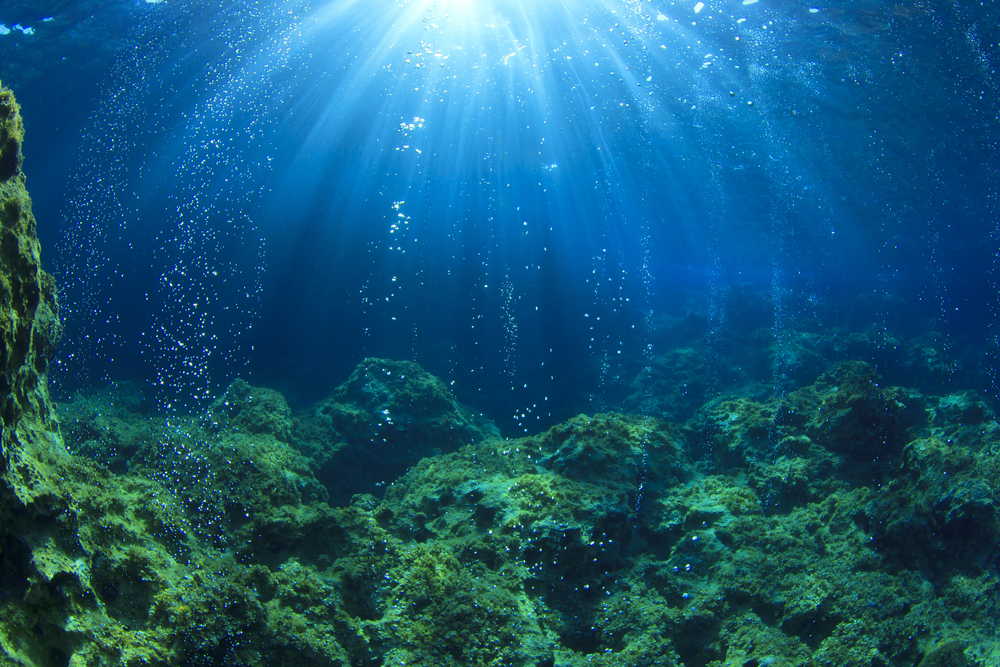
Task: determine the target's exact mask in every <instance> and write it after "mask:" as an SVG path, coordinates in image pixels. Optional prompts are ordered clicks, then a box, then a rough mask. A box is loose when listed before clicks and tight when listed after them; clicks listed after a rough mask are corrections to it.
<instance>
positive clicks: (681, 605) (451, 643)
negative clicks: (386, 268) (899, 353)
mask: <svg viewBox="0 0 1000 667" xmlns="http://www.w3.org/2000/svg"><path fill="white" fill-rule="evenodd" d="M0 113H3V114H6V115H5V116H4V118H3V125H2V129H0V132H2V134H0V146H2V147H3V150H4V151H5V152H4V153H3V154H2V155H0V163H2V164H14V165H19V163H20V158H19V157H15V158H13V159H12V158H9V154H8V153H6V151H7V147H8V146H15V147H17V146H19V142H20V137H21V136H22V135H23V132H22V130H21V124H20V120H19V117H18V116H17V106H16V104H15V103H14V101H13V98H12V97H10V95H9V93H7V92H6V91H0ZM8 161H9V162H8ZM23 185H24V182H23V176H22V175H21V174H20V172H19V170H18V169H15V170H14V171H12V172H11V175H9V176H8V177H7V178H6V179H5V180H4V181H3V183H2V184H0V187H2V189H0V195H2V197H3V199H2V202H3V208H2V214H3V216H4V217H3V238H2V243H3V245H2V248H3V253H4V254H3V265H2V270H3V273H2V278H3V281H4V282H3V285H4V290H5V291H4V292H3V295H2V296H3V303H2V305H3V307H4V309H5V311H4V319H3V324H2V326H4V327H9V328H5V329H3V333H4V336H5V337H6V338H5V343H6V347H5V352H4V353H5V355H7V356H6V358H5V360H6V362H7V365H6V367H5V368H4V370H3V378H2V381H3V383H4V384H3V387H4V394H3V397H4V404H3V405H4V412H3V440H2V444H3V461H4V464H3V469H2V476H0V664H4V665H6V664H10V665H22V666H28V667H111V666H124V667H138V666H140V665H153V666H157V667H175V666H176V667H181V666H185V667H186V666H189V665H190V666H195V667H198V666H211V667H215V666H219V667H230V666H231V667H244V666H265V665H266V666H268V667H271V666H278V667H280V666H285V665H287V666H294V667H305V666H312V665H317V666H338V667H349V666H350V667H355V666H365V665H371V666H373V667H389V666H396V665H419V666H427V667H430V666H435V667H436V666H441V667H451V666H454V667H459V666H462V667H465V666H474V667H479V666H482V667H487V666H489V667H500V666H509V667H557V666H559V667H576V666H580V667H582V666H584V665H606V666H609V667H610V666H616V667H617V666H621V667H637V666H653V665H657V666H662V667H731V666H732V667H735V666H739V667H751V666H757V667H760V666H763V665H772V666H780V667H820V666H825V665H837V666H846V667H904V666H905V667H913V666H914V665H916V666H919V667H932V666H940V665H949V666H966V667H973V666H976V667H988V666H992V665H997V664H1000V642H998V640H997V636H998V635H1000V628H998V625H1000V579H998V572H997V571H998V563H1000V547H998V545H1000V516H998V512H997V505H998V502H1000V497H998V494H1000V491H998V489H1000V426H998V422H997V418H996V414H995V412H994V409H993V408H992V407H991V405H990V403H989V402H988V401H987V400H986V399H985V398H984V397H983V396H981V395H979V394H978V393H976V392H975V391H971V390H959V391H952V392H951V393H943V394H938V393H933V392H932V391H928V390H927V389H926V388H924V389H922V390H917V389H914V388H911V387H904V386H894V385H892V384H887V383H886V382H885V381H884V380H883V378H882V377H881V376H880V375H879V374H878V373H877V372H876V370H875V369H874V368H873V367H872V366H870V365H869V364H867V363H864V362H862V361H859V360H858V359H840V358H839V357H838V358H837V359H838V362H839V363H835V364H830V363H828V362H829V358H828V359H827V363H824V364H820V363H819V362H818V361H817V362H816V364H815V366H816V368H817V370H818V372H817V373H813V372H812V371H811V370H810V372H809V373H806V372H803V373H802V374H801V376H802V378H807V377H808V378H809V379H810V380H809V381H805V380H803V381H802V382H800V383H797V384H796V385H795V388H794V390H792V391H788V392H786V393H779V394H778V395H770V396H768V395H764V394H763V393H754V394H752V395H745V396H738V395H735V394H733V393H730V394H725V395H716V396H715V397H714V398H713V397H710V394H711V392H710V391H709V390H708V388H707V387H700V388H697V392H695V393H696V394H697V396H698V399H697V400H691V399H690V398H689V395H688V394H683V395H682V394H680V393H677V392H674V393H671V392H669V391H660V390H659V389H658V387H660V386H667V385H669V384H670V382H671V381H675V380H676V379H677V378H680V380H681V381H682V382H685V383H688V382H689V381H690V382H692V383H693V382H694V380H696V379H697V373H694V374H688V373H687V372H684V373H682V372H681V370H683V369H685V368H689V367H690V364H688V363H687V361H686V359H695V361H697V358H698V355H695V354H689V353H688V352H686V351H685V350H683V349H681V348H678V349H677V354H675V355H674V356H673V357H668V358H666V359H665V361H664V362H663V363H660V364H658V365H657V366H654V367H653V369H652V372H651V373H650V374H649V378H648V381H646V380H644V381H643V382H644V384H643V385H642V386H641V387H639V389H640V390H641V393H639V396H638V398H636V399H634V400H636V401H639V400H640V399H641V400H642V401H645V402H647V403H648V404H649V405H650V406H652V408H651V409H654V410H655V411H656V413H657V416H649V415H642V414H637V415H629V414H620V413H612V412H608V413H603V414H596V415H579V416H577V417H574V418H572V419H568V420H566V421H565V422H563V423H560V424H557V425H555V426H553V427H552V428H550V429H548V430H546V431H544V432H542V433H539V434H537V435H533V436H527V437H521V438H517V439H507V438H503V437H502V436H501V435H500V433H499V432H498V431H497V430H496V428H495V427H494V426H493V425H492V424H491V423H490V422H489V420H487V419H486V418H484V417H483V416H482V415H479V414H477V413H476V412H474V411H473V410H472V409H470V408H468V407H466V406H463V405H461V404H460V403H459V402H458V401H457V400H456V399H455V397H454V395H453V394H452V393H451V391H450V390H449V388H448V387H447V386H446V385H445V384H444V383H443V382H441V381H440V380H439V379H438V378H436V377H434V376H433V375H431V374H430V373H427V372H426V371H425V370H424V369H422V368H421V367H420V366H418V365H417V364H414V363H412V362H405V361H393V360H386V359H365V360H363V361H362V362H361V363H360V364H359V365H358V367H357V368H356V369H355V371H354V372H353V373H352V374H351V375H350V377H349V378H348V379H347V380H346V381H345V382H344V384H342V385H340V386H339V387H338V388H337V389H336V390H335V391H334V392H333V393H332V394H331V395H330V396H328V397H327V398H325V399H323V400H321V401H319V402H318V403H317V404H316V405H314V406H312V407H310V408H308V409H305V410H302V411H298V412H296V411H294V410H292V409H291V407H290V406H289V404H288V402H287V401H286V399H285V397H284V396H282V394H280V393H279V392H277V391H274V390H272V389H267V388H262V387H255V386H253V385H251V384H250V383H248V382H246V381H244V380H236V381H234V382H233V383H232V384H231V385H230V387H229V388H228V390H227V391H226V392H225V394H224V395H223V396H222V397H220V398H219V400H218V401H216V402H215V403H214V404H213V405H212V406H211V407H210V408H209V409H208V410H206V411H205V412H204V413H202V414H197V415H189V416H184V415H171V416H169V417H165V416H162V415H157V414H155V413H153V412H152V411H151V410H150V407H149V406H150V401H148V400H147V398H146V396H145V395H144V388H143V387H142V386H140V385H138V384H134V383H127V382H123V383H115V384H112V385H110V386H108V387H104V388H100V389H92V390H88V391H81V392H78V393H77V394H75V395H74V396H73V397H71V398H70V400H67V401H64V402H60V403H56V404H54V405H53V404H52V403H51V402H50V400H49V397H48V394H47V390H46V386H45V378H44V372H45V357H46V354H47V353H48V351H49V350H50V348H51V346H52V345H54V343H55V341H56V339H57V338H58V331H59V328H58V320H57V317H56V313H57V310H56V303H55V300H54V297H53V293H54V291H53V289H52V285H51V280H50V279H48V278H47V276H46V275H45V274H44V273H42V272H41V270H40V269H39V263H38V246H37V241H36V240H35V238H34V221H33V219H31V216H30V202H29V201H28V199H27V194H26V193H25V192H24V187H23ZM9 202H12V203H9ZM14 213H16V215H14ZM746 322H747V324H746V326H747V328H748V329H749V328H751V327H753V326H757V324H758V322H757V320H755V319H754V318H751V317H749V315H748V316H747V318H746ZM845 354H846V353H845ZM806 356H807V355H802V358H806ZM818 357H819V355H816V358H818ZM808 358H809V359H813V357H811V356H810V357H808ZM699 363H700V362H699ZM810 363H812V361H810ZM810 368H812V366H810ZM679 369H680V370H679ZM671 378H673V380H672V379H671ZM646 399H649V400H648V401H647V400H646ZM678 405H679V407H678ZM53 410H54V411H55V412H53ZM53 414H57V415H58V421H57V420H56V419H55V418H54V417H53ZM664 415H675V416H677V419H678V420H680V419H681V418H682V416H683V421H671V420H670V419H667V418H665V417H664Z"/></svg>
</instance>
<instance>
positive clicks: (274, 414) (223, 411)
mask: <svg viewBox="0 0 1000 667" xmlns="http://www.w3.org/2000/svg"><path fill="white" fill-rule="evenodd" d="M205 422H206V423H205V426H206V428H208V429H209V430H219V429H222V428H226V427H232V428H236V429H241V430H244V431H248V432H250V433H268V434H270V435H273V436H274V437H275V438H277V439H279V440H284V441H286V442H287V441H288V440H289V436H290V435H291V431H292V411H291V409H290V408H289V407H288V403H287V402H286V401H285V397H284V396H282V395H281V394H280V393H279V392H277V391H274V390H273V389H266V388H263V387H252V386H250V384H248V383H247V382H246V381H245V380H241V379H239V378H237V379H236V380H235V381H234V382H233V383H232V384H231V385H229V388H228V389H226V393H225V394H223V395H222V396H221V397H219V398H218V399H217V400H216V401H215V402H213V403H212V405H211V406H210V407H209V409H208V413H207V414H206V415H205Z"/></svg>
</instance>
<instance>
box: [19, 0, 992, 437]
mask: <svg viewBox="0 0 1000 667" xmlns="http://www.w3.org/2000/svg"><path fill="white" fill-rule="evenodd" d="M50 16H51V18H52V20H51V21H42V20H41V19H42V18H48V17H50ZM998 18H1000V17H998V16H997V13H996V10H995V9H994V6H993V5H992V4H991V3H983V4H979V3H965V2H959V3H955V2H946V1H941V2H923V3H919V4H905V3H901V4H893V3H882V2H837V3H810V2H787V1H780V2H777V1H773V0H760V1H759V2H755V3H751V4H743V3H741V2H733V1H731V0H730V1H727V2H706V3H705V4H704V5H701V3H695V2H668V1H658V0H653V1H648V2H640V1H633V0H629V1H611V0H604V1H601V0H598V1H595V2H587V1H585V0H549V1H543V2H537V1H533V2H528V1H526V0H457V1H453V2H418V1H408V2H359V1H355V0H334V1H331V2H310V3H304V2H295V1H289V2H284V1H280V0H279V1H276V2H268V1H265V0H262V1H260V2H256V3H243V2H240V3H225V2H223V3H218V2H203V1H201V0H165V1H164V2H162V3H159V4H148V3H139V4H132V3H113V2H107V3H103V4H97V3H94V4H92V5H84V4H81V5H77V6H74V7H69V6H66V5H63V4H60V3H53V4H51V5H50V6H48V7H46V6H44V5H43V4H39V5H33V4H31V3H27V2H24V3H19V4H18V3H15V4H10V5H9V6H8V5H4V7H3V8H0V23H3V24H5V25H6V26H12V25H13V24H14V23H20V24H21V25H24V26H27V25H31V26H32V27H33V28H34V30H35V32H34V34H32V35H26V34H24V33H22V32H20V31H14V32H12V33H10V34H7V35H2V36H0V61H2V62H3V69H2V70H0V80H3V82H4V83H5V84H7V85H10V86H12V87H13V88H14V90H15V92H16V93H17V94H18V96H19V100H20V102H21V104H22V108H23V113H24V116H25V118H26V125H27V130H28V138H27V142H26V144H25V153H26V160H25V165H24V170H25V172H26V174H27V176H28V186H29V189H30V191H31V193H32V196H33V199H34V202H35V213H36V216H37V217H38V220H39V234H40V236H41V238H42V241H43V244H44V257H45V262H46V264H47V265H48V266H49V267H50V268H51V270H52V271H53V272H54V273H55V274H56V276H57V278H58V279H59V281H60V283H61V284H62V285H63V290H64V291H63V296H62V304H63V307H64V311H65V318H66V333H67V335H66V339H65V341H64V342H63V345H62V347H61V348H60V355H61V358H60V360H59V364H58V370H57V372H56V373H55V376H56V378H55V379H56V387H57V390H58V391H59V392H63V393H65V392H70V391H72V390H73V389H75V388H78V387H81V386H87V385H93V384H100V383H102V382H105V381H107V380H108V379H125V378H128V379H137V380H140V381H143V382H146V383H148V384H149V386H150V387H151V390H152V391H155V393H156V395H157V398H158V402H159V405H160V406H161V407H162V408H163V409H194V408H197V407H198V406H203V405H205V404H206V402H207V401H208V400H209V399H210V398H211V397H212V396H215V395H217V394H218V393H219V391H220V388H223V387H225V386H226V385H227V384H228V383H229V382H230V381H231V380H232V379H233V378H235V377H236V376H237V375H242V376H244V377H246V378H247V379H249V380H250V381H251V382H253V383H255V384H259V385H264V386H271V387H275V388H278V389H280V390H281V391H283V392H284V393H285V394H286V395H287V396H288V397H289V399H290V400H291V401H293V402H294V403H296V404H297V405H305V404H308V403H309V402H311V401H313V400H316V399H317V398H320V397H322V396H324V395H325V394H326V393H328V392H329V391H330V390H331V389H332V388H333V387H335V386H336V385H337V384H339V383H340V382H342V381H343V380H344V379H345V378H346V377H347V375H348V373H349V372H350V370H351V369H352V368H353V367H354V366H355V365H356V364H357V363H358V362H359V361H360V360H361V359H362V358H364V357H366V356H382V357H389V358H396V359H415V360H416V361H418V362H420V363H421V364H423V365H424V366H425V367H426V368H427V369H428V370H430V371H432V372H433V373H435V374H437V375H439V376H441V377H442V378H444V379H445V380H446V381H448V382H454V384H453V385H452V386H453V388H454V390H455V392H456V394H457V395H458V396H459V398H460V399H462V400H464V401H465V402H467V403H469V404H471V405H473V406H475V407H477V408H479V409H481V410H484V411H485V412H487V413H488V414H489V415H490V416H492V417H493V418H494V419H495V420H496V421H497V423H498V424H499V425H501V427H502V428H504V429H505V430H506V431H507V432H511V433H516V432H518V431H519V430H525V428H526V429H527V430H531V431H534V430H537V428H540V427H541V426H544V425H547V424H550V423H552V422H554V421H556V420H559V419H563V418H565V417H567V416H569V415H571V414H575V413H576V412H579V411H595V410H598V409H604V408H606V407H610V408H615V407H619V406H621V405H622V402H623V401H624V400H625V399H626V398H627V397H628V395H629V394H632V393H633V391H634V389H632V388H630V386H629V385H630V384H631V383H632V381H633V380H634V379H635V378H636V376H637V375H638V374H639V373H640V372H641V371H642V369H643V368H645V367H646V366H648V365H650V364H651V363H652V362H653V360H654V359H656V358H657V357H659V356H660V355H663V354H665V353H667V352H668V351H669V350H670V349H675V348H677V347H679V346H683V345H690V344H694V343H698V344H701V345H707V346H708V347H710V348H711V350H712V352H713V356H712V359H713V360H714V361H713V362H712V363H714V364H715V365H716V366H717V368H715V369H713V370H712V371H711V373H712V376H713V377H726V376H727V373H728V371H729V370H731V369H730V368H729V367H732V366H736V365H739V364H740V360H739V354H740V353H741V351H742V350H744V349H748V341H749V340H751V338H752V335H753V333H754V331H755V330H763V331H768V332H770V334H771V336H772V337H773V340H774V341H775V342H774V343H773V351H774V352H773V356H774V357H775V358H776V359H778V361H775V362H772V364H771V369H770V375H769V376H767V373H765V374H764V376H761V377H756V380H757V382H758V384H762V385H764V386H767V387H770V389H771V390H772V391H784V390H787V389H788V388H791V386H792V385H793V384H794V379H789V378H788V377H785V374H784V372H783V370H782V368H783V367H784V366H783V364H782V363H781V361H780V357H781V355H782V354H784V350H785V348H784V347H783V341H787V340H791V338H792V337H793V336H795V335H796V334H798V333H801V332H803V331H808V332H815V333H816V334H817V335H833V333H835V332H848V331H853V332H863V333H866V335H868V336H869V337H870V338H871V339H872V340H873V341H875V340H882V341H885V340H886V337H887V336H888V337H889V338H892V340H897V341H898V340H905V339H912V338H914V337H917V336H920V335H922V334H926V333H927V332H934V333H935V335H940V336H941V337H943V339H944V340H945V341H946V344H945V347H946V348H947V351H948V354H949V355H950V356H951V358H954V359H956V360H959V361H960V362H961V364H962V368H963V369H964V370H963V372H962V373H956V377H955V383H956V387H955V388H958V386H957V385H959V384H960V385H962V386H961V388H966V387H968V386H975V387H977V388H979V389H981V390H983V391H986V392H989V393H991V394H993V392H994V390H995V387H994V385H993V377H994V373H993V364H995V362H996V356H995V354H993V350H994V349H995V347H996V339H995V336H996V328H997V324H998V322H997V305H998V300H997V284H996V274H995V270H996V258H997V250H998V248H997V244H998V240H1000V239H998V229H997V195H998V190H997V178H996V176H997V174H996V171H997V157H996V146H997V127H998V124H1000V120H998V113H1000V106H998V104H997V99H998V98H997V92H998V90H997V84H998V78H997V74H996V71H995V69H996V66H997V63H998V62H1000V53H998V41H1000V40H998V35H997V30H998V26H1000V21H998ZM734 286H735V291H734ZM733 295H736V296H735V297H734V296H733ZM734 299H736V301H734ZM741 299H742V301H741ZM744 302H745V303H744ZM748 304H749V305H748ZM744 306H745V307H744ZM751 306H752V307H751ZM741 318H743V319H741ZM685 321H687V322H694V324H689V325H684V324H683V322H685ZM679 323H680V324H679ZM685 326H689V327H690V328H689V330H685V328H684V327H685ZM685 331H686V333H685ZM886 344H887V345H892V343H891V342H889V343H886ZM870 361H873V362H875V363H879V361H880V358H879V357H878V355H874V356H873V358H872V359H870ZM883 366H885V367H884V368H882V369H881V370H883V372H885V373H889V374H891V373H892V372H893V368H892V367H890V366H891V365H890V366H886V365H885V364H884V363H883ZM889 379H896V380H899V381H906V382H909V383H918V384H919V380H920V378H914V377H912V376H910V377H905V378H891V377H890V378H889ZM709 384H711V383H709ZM725 389H726V387H725V382H724V381H722V380H720V381H717V382H716V383H715V385H713V387H712V388H711V389H710V392H709V393H710V394H711V393H712V392H718V391H724V390H725ZM526 424H527V426H526V427H525V425H526Z"/></svg>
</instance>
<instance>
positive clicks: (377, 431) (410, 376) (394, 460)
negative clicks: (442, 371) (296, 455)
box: [294, 359, 499, 504]
mask: <svg viewBox="0 0 1000 667" xmlns="http://www.w3.org/2000/svg"><path fill="white" fill-rule="evenodd" d="M294 436H295V438H296V440H297V443H298V445H299V446H300V447H302V448H303V451H305V452H306V453H307V454H308V455H310V456H311V457H313V458H314V459H315V460H316V461H317V462H319V463H320V465H321V470H320V473H319V477H320V480H321V481H322V482H323V483H324V484H325V485H326V487H327V489H329V492H330V498H331V501H332V502H335V503H337V504H345V503H347V502H348V501H349V500H350V498H351V496H352V495H354V494H356V493H373V494H378V495H381V488H382V487H383V485H384V484H386V483H388V482H391V481H392V480H393V479H395V478H396V477H398V476H399V475H401V474H402V473H403V472H405V471H406V469H407V468H409V467H410V466H411V465H413V464H414V463H416V462H417V461H419V460H420V459H422V458H424V457H427V456H434V455H437V454H440V453H444V452H453V451H455V450H457V449H458V448H459V447H461V446H462V445H465V444H469V443H471V442H477V441H480V440H483V439H484V438H489V437H499V431H498V430H497V429H496V427H495V426H494V425H493V424H492V423H491V422H490V421H489V420H487V419H486V418H484V417H483V416H482V415H481V414H478V413H476V412H474V411H473V410H471V409H469V408H467V407H465V406H463V405H461V404H460V403H458V401H457V400H455V397H454V395H453V394H452V393H451V391H449V390H448V388H447V387H446V386H445V385H444V383H443V382H441V380H439V379H438V378H436V377H434V376H433V375H431V374H430V373H428V372H427V371H425V370H423V369H422V368H421V367H420V366H418V365H417V364H415V363H413V362H409V361H391V360H386V359H366V360H364V361H363V362H362V363H361V364H359V365H358V367H357V368H356V369H355V370H354V372H353V373H351V376H350V378H348V380H347V382H345V383H344V384H342V385H340V387H338V388H337V390H336V391H335V392H334V393H333V394H331V395H330V396H329V397H328V398H326V399H324V400H322V401H320V402H319V403H317V404H316V405H315V406H314V407H313V408H312V409H311V410H309V411H306V412H303V413H300V414H298V415H296V418H295V433H294ZM345 471H351V472H350V473H349V474H345Z"/></svg>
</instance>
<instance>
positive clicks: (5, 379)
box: [0, 84, 61, 463]
mask: <svg viewBox="0 0 1000 667" xmlns="http://www.w3.org/2000/svg"><path fill="white" fill-rule="evenodd" d="M23 140H24V124H23V122H22V120H21V114H20V108H19V107H18V104H17V101H16V100H15V99H14V95H13V93H11V92H10V90H8V89H6V88H3V86H2V84H0V341H2V346H0V350H2V351H0V355H2V357H0V361H2V371H3V372H2V374H0V420H2V423H3V426H4V433H5V436H4V441H3V442H2V443H0V447H2V451H3V453H4V458H5V459H7V461H8V463H9V458H10V455H11V454H10V453H9V452H8V449H9V447H11V446H12V443H11V442H10V441H9V438H10V437H11V436H10V435H9V433H10V431H11V430H13V428H14V426H15V425H16V424H17V423H18V421H19V420H20V418H21V416H22V415H24V414H26V415H27V416H28V417H29V419H32V420H37V421H38V423H40V424H42V425H45V426H51V423H52V422H51V420H52V414H51V406H50V404H49V402H48V391H47V389H46V387H45V382H44V375H45V370H46V368H47V364H48V358H49V357H50V356H51V353H52V350H53V348H54V347H55V345H56V343H57V342H58V340H59V336H60V333H61V324H60V322H59V317H58V307H57V305H56V290H55V282H54V281H53V280H52V277H51V276H50V275H49V274H47V273H45V272H44V271H42V268H41V259H40V256H39V245H38V238H37V237H36V235H35V217H34V215H32V213H31V199H30V198H29V197H28V192H27V190H25V188H24V174H23V173H22V172H21V162H22V160H23V158H22V155H21V143H22V141H23Z"/></svg>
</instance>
